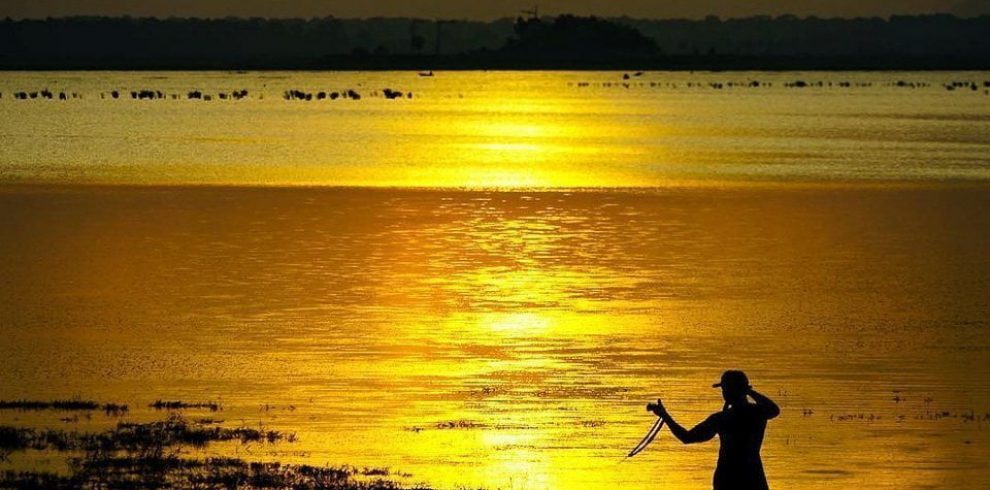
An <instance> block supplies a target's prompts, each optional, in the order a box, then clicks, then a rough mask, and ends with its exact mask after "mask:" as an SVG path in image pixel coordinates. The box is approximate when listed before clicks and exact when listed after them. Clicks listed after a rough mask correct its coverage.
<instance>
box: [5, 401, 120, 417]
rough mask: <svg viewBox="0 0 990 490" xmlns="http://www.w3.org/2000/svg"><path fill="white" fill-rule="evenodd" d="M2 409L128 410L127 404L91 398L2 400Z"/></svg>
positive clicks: (106, 411) (108, 412) (107, 411)
mask: <svg viewBox="0 0 990 490" xmlns="http://www.w3.org/2000/svg"><path fill="white" fill-rule="evenodd" d="M0 410H23V411H41V410H59V411H76V410H78V411H95V410H102V411H103V412H105V413H106V414H107V415H109V416H117V415H123V414H125V413H127V412H128V410H129V409H128V407H127V405H123V404H118V403H104V404H100V403H97V402H94V401H90V400H53V401H36V400H0Z"/></svg>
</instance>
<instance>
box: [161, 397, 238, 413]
mask: <svg viewBox="0 0 990 490" xmlns="http://www.w3.org/2000/svg"><path fill="white" fill-rule="evenodd" d="M148 406H149V407H151V408H154V409H155V410H185V409H204V410H209V411H211V412H219V411H220V410H221V407H220V404H219V403H217V402H200V403H187V402H183V401H178V400H155V402H154V403H152V404H151V405H148Z"/></svg>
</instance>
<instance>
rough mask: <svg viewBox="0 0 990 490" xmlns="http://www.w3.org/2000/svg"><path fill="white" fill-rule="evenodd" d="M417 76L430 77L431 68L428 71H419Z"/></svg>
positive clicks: (431, 73)
mask: <svg viewBox="0 0 990 490" xmlns="http://www.w3.org/2000/svg"><path fill="white" fill-rule="evenodd" d="M419 76H421V77H432V76H433V70H430V71H421V72H419Z"/></svg>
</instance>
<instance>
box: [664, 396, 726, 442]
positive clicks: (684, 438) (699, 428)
mask: <svg viewBox="0 0 990 490" xmlns="http://www.w3.org/2000/svg"><path fill="white" fill-rule="evenodd" d="M652 410H653V413H655V414H657V417H660V418H662V419H663V421H664V422H666V423H667V427H670V433H671V434H674V437H676V438H677V440H679V441H681V442H683V443H684V444H694V443H696V442H705V441H710V440H712V438H713V437H715V434H716V433H718V414H714V415H711V416H709V417H708V418H707V419H705V421H704V422H702V423H700V424H698V425H696V426H694V428H692V429H691V430H687V429H685V428H684V427H683V426H681V424H678V423H677V421H676V420H674V418H673V417H671V416H670V413H668V412H667V409H666V408H664V406H663V402H661V401H660V399H659V398H658V399H657V404H656V405H655V406H653V407H652Z"/></svg>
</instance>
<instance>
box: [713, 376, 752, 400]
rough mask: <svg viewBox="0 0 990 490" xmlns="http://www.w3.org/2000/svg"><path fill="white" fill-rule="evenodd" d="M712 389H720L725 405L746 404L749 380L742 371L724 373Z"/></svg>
mask: <svg viewBox="0 0 990 490" xmlns="http://www.w3.org/2000/svg"><path fill="white" fill-rule="evenodd" d="M712 388H722V398H723V399H725V402H726V403H728V404H730V405H736V404H742V403H745V402H746V395H747V394H749V390H750V386H749V378H747V377H746V373H744V372H742V371H732V370H730V371H726V372H724V373H722V380H721V381H719V382H718V383H715V384H713V385H712Z"/></svg>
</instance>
